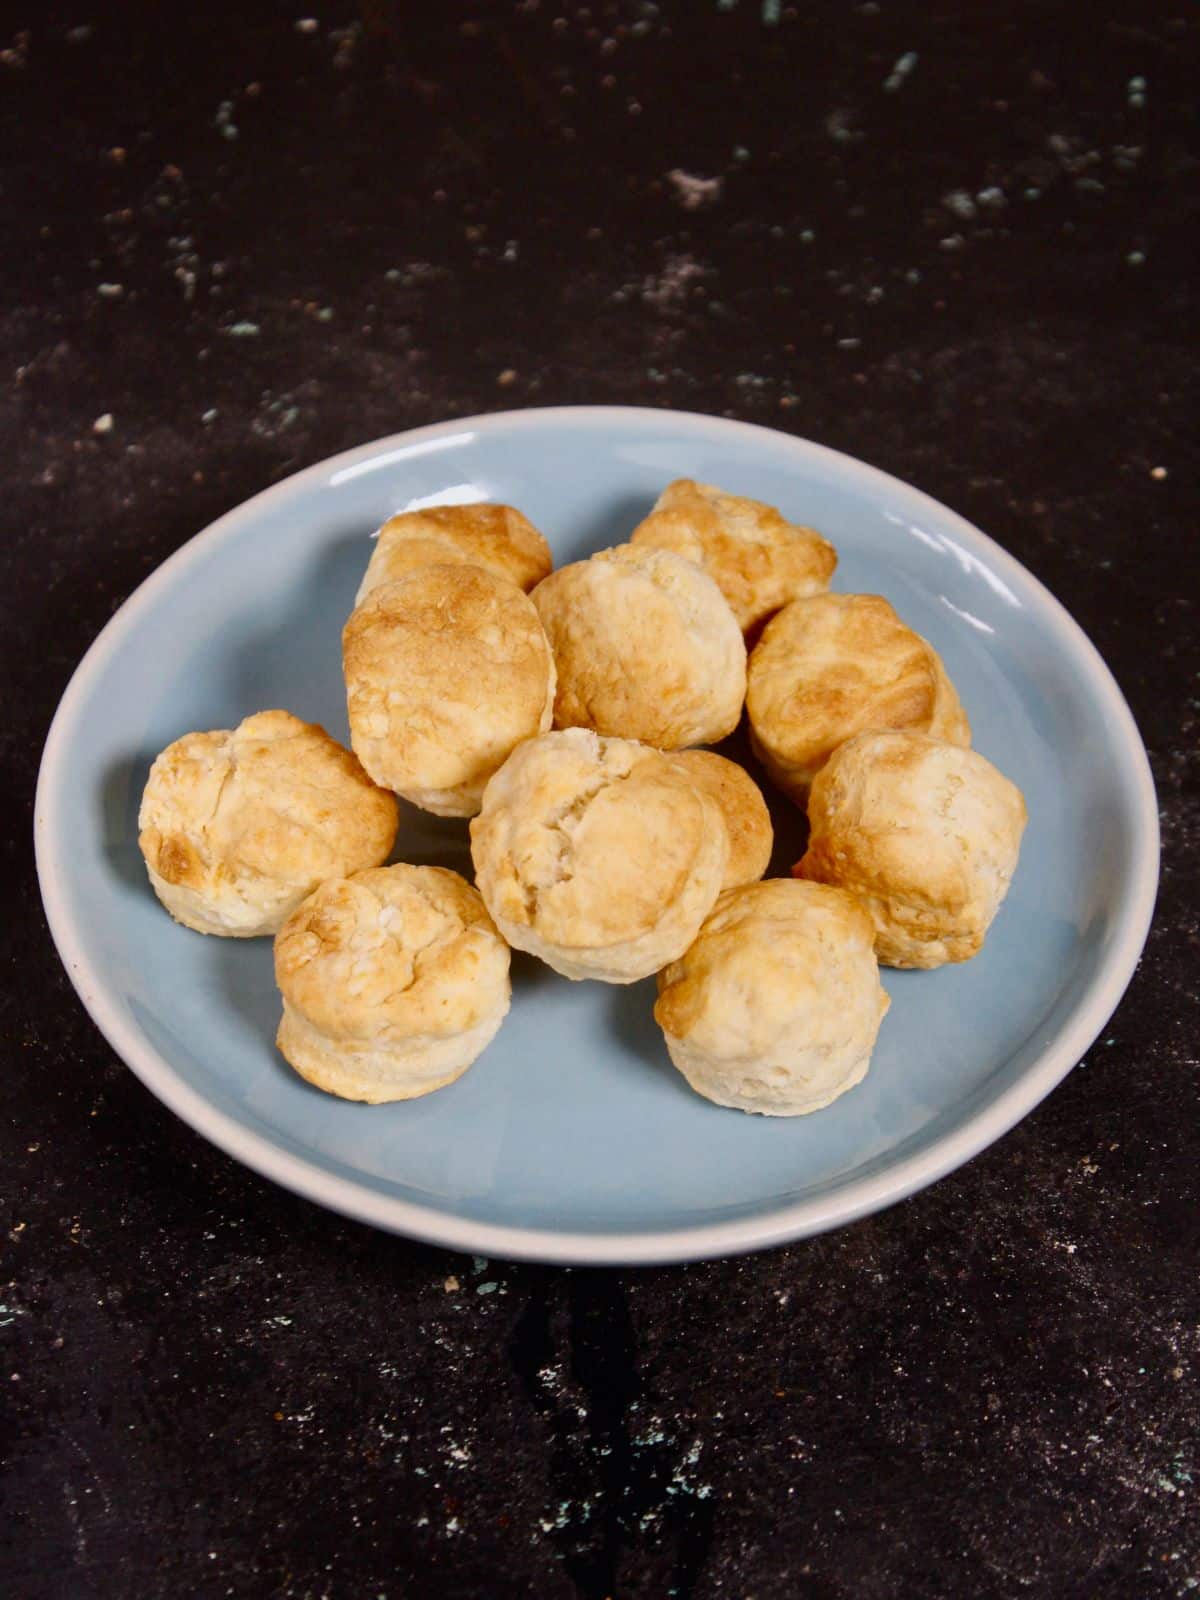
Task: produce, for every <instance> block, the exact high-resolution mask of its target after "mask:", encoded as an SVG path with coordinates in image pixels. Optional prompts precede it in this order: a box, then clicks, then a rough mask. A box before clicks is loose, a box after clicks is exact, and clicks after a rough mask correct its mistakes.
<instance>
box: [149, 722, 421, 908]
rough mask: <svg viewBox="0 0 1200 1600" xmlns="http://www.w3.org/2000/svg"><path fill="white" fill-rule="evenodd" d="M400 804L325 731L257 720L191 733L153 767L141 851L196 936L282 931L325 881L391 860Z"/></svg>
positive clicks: (159, 889) (159, 890)
mask: <svg viewBox="0 0 1200 1600" xmlns="http://www.w3.org/2000/svg"><path fill="white" fill-rule="evenodd" d="M396 824H397V810H396V802H395V800H394V799H393V797H392V796H391V795H390V794H387V793H385V792H384V790H382V789H377V788H376V787H375V785H374V784H373V783H372V782H371V780H370V778H368V777H367V774H366V773H365V772H364V771H363V769H362V767H361V766H360V765H359V763H358V762H357V760H356V759H355V758H354V756H352V755H351V754H350V752H349V750H344V749H343V748H342V746H341V745H340V744H338V742H337V740H336V739H331V738H330V737H329V735H328V734H327V733H326V732H325V730H324V728H319V727H317V726H316V724H315V723H311V722H301V721H300V719H299V718H298V717H293V716H292V715H291V713H290V712H287V711H260V712H259V713H258V714H257V716H253V717H247V718H246V720H245V721H244V722H243V723H241V724H240V725H239V726H238V727H237V728H235V729H234V730H233V731H232V732H229V731H228V730H227V729H223V728H222V729H219V730H217V731H216V732H214V733H188V734H185V735H184V736H183V738H182V739H176V741H175V743H174V744H170V745H168V746H167V748H166V749H165V750H164V751H163V752H162V754H161V755H160V756H159V757H158V759H157V760H156V761H155V763H154V765H153V766H152V767H151V768H150V777H149V779H148V781H147V783H146V789H145V792H144V794H143V795H142V805H141V811H140V812H139V814H138V830H139V831H138V844H139V845H140V846H141V851H142V855H143V856H144V857H145V859H146V868H147V870H148V872H149V874H150V882H151V884H152V885H153V886H154V892H155V894H157V896H158V898H159V899H160V900H161V901H162V903H163V905H164V906H166V908H167V910H168V911H169V912H170V913H171V915H172V916H173V917H174V918H175V919H176V921H178V922H182V923H184V924H185V926H187V927H189V928H195V929H196V931H197V932H198V933H222V934H229V935H232V936H233V937H235V938H242V939H250V938H254V937H255V936H256V935H258V934H264V933H274V932H275V930H276V929H277V928H278V927H279V925H280V923H281V922H282V921H283V920H284V918H285V917H287V916H288V915H289V914H290V913H291V912H292V911H293V910H294V909H295V907H296V906H298V905H299V904H300V902H301V901H302V900H303V899H304V898H305V897H306V896H307V895H310V894H311V893H312V891H313V890H314V889H315V888H316V887H317V885H318V884H319V883H322V882H324V880H325V879H326V878H340V877H342V876H344V875H345V874H346V873H348V872H358V871H359V870H360V869H362V868H363V867H374V866H378V864H379V863H380V862H381V861H385V860H386V859H387V856H388V853H389V852H390V850H391V848H392V844H393V842H394V841H395V838H396Z"/></svg>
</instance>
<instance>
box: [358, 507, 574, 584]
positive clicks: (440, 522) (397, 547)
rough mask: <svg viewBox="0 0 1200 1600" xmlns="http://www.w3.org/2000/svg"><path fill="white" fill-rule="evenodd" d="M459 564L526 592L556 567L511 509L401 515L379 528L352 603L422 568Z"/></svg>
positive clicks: (441, 509) (536, 534)
mask: <svg viewBox="0 0 1200 1600" xmlns="http://www.w3.org/2000/svg"><path fill="white" fill-rule="evenodd" d="M459 563H470V564H471V565H472V566H476V567H483V568H485V569H486V570H487V571H488V572H491V573H493V574H494V575H495V576H496V577H498V578H507V579H508V580H509V582H510V583H515V584H516V585H517V587H518V589H525V590H527V591H528V590H530V589H532V588H533V586H534V584H536V583H540V582H541V581H542V579H543V578H544V577H545V576H546V574H547V573H548V572H549V571H550V569H551V567H552V566H553V565H554V562H553V561H552V560H551V557H550V546H549V545H548V544H547V543H546V541H545V539H543V538H542V536H541V534H540V533H539V532H538V531H537V529H536V528H535V527H534V525H533V523H532V522H530V520H529V518H528V517H525V516H522V514H521V513H520V512H519V511H518V510H517V509H516V507H515V506H501V505H474V506H435V507H432V508H431V509H430V510H428V511H402V512H400V514H399V515H398V516H395V517H389V518H388V520H387V521H386V522H385V523H384V525H383V527H382V528H380V530H379V535H378V538H377V539H376V541H375V545H374V548H373V550H372V552H371V559H370V561H369V562H368V563H367V570H366V573H365V574H364V576H363V581H362V583H361V584H360V585H359V590H358V597H357V599H356V600H355V604H356V605H357V604H358V603H359V602H360V601H362V600H365V599H366V597H367V595H368V594H370V592H371V590H372V589H378V588H379V586H380V584H383V583H395V582H396V581H397V580H398V579H399V578H405V577H407V576H408V574H409V573H410V572H416V571H417V569H418V568H420V567H433V566H446V565H458V564H459Z"/></svg>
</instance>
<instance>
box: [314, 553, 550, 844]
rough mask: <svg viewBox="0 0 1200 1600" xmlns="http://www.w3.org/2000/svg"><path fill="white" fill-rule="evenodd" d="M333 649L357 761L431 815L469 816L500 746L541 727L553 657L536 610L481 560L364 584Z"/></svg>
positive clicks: (546, 718) (499, 757) (503, 749)
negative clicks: (338, 651) (337, 652)
mask: <svg viewBox="0 0 1200 1600" xmlns="http://www.w3.org/2000/svg"><path fill="white" fill-rule="evenodd" d="M342 660H343V665H344V668H345V674H346V699H347V706H348V709H349V715H350V740H351V743H352V744H353V746H354V750H355V753H356V754H357V756H358V758H359V760H360V761H361V762H362V764H363V766H364V767H365V768H366V769H367V771H368V772H369V773H370V774H371V776H372V777H373V778H374V779H375V781H376V782H377V783H382V784H385V785H386V786H387V787H388V788H389V789H395V790H396V792H397V793H398V794H402V795H403V796H404V797H405V799H406V800H411V801H412V802H413V804H414V805H418V806H421V807H422V808H423V809H424V810H426V811H434V812H437V813H438V814H439V815H440V816H448V817H469V816H473V815H474V813H475V812H476V811H478V810H479V802H480V799H481V798H482V795H483V788H484V785H485V784H486V783H487V780H488V779H489V778H490V777H491V775H492V773H493V772H495V770H496V768H497V767H498V766H499V765H500V764H501V762H502V761H503V760H504V758H505V757H506V756H507V755H508V753H509V751H510V750H512V748H513V747H514V746H515V745H517V744H519V743H520V742H521V740H522V739H528V738H530V737H531V735H533V734H535V733H540V732H542V731H543V730H544V729H546V728H548V727H549V726H550V718H551V715H552V713H553V707H554V660H553V658H552V656H551V654H550V646H549V645H548V644H547V642H546V636H545V634H544V633H543V632H542V625H541V623H540V622H539V620H538V614H537V612H536V611H535V610H534V608H533V603H532V601H531V600H530V599H529V597H528V595H525V594H523V593H522V592H521V590H520V589H518V588H517V586H516V584H515V583H510V582H509V581H508V580H507V579H506V578H497V577H496V576H495V575H494V574H493V573H490V572H486V571H484V569H483V568H482V567H473V566H448V565H442V566H433V567H421V568H420V569H418V570H417V571H416V572H410V573H409V575H408V576H407V577H406V578H401V579H400V580H399V581H398V582H396V583H385V584H381V585H380V587H379V588H378V589H372V591H371V592H370V594H368V595H367V598H366V599H365V600H364V601H363V602H362V604H361V605H359V606H356V607H355V609H354V611H353V612H352V613H351V615H350V620H349V621H348V622H347V623H346V626H345V628H344V629H343V632H342Z"/></svg>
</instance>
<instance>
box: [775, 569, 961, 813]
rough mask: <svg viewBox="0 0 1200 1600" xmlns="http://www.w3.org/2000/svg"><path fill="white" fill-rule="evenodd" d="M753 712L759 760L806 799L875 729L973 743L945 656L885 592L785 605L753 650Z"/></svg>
mask: <svg viewBox="0 0 1200 1600" xmlns="http://www.w3.org/2000/svg"><path fill="white" fill-rule="evenodd" d="M746 714H747V716H748V718H749V722H750V741H751V744H752V745H753V747H754V752H755V754H756V755H757V756H758V757H759V759H760V760H761V761H762V763H763V765H764V766H765V767H766V769H767V772H768V773H769V774H770V776H771V778H772V780H773V781H774V782H775V783H776V784H778V786H779V787H780V788H781V789H782V790H783V792H784V793H785V794H789V795H791V796H792V798H793V799H795V800H798V801H800V802H803V801H804V799H805V797H806V795H807V794H808V789H809V785H810V784H811V783H812V780H813V778H814V777H815V775H816V774H817V772H819V771H820V769H821V767H822V765H823V764H824V763H825V762H826V761H827V760H828V759H829V757H830V755H831V754H832V753H833V751H834V750H836V749H837V747H838V745H840V744H843V743H844V742H845V741H846V740H847V739H850V738H852V737H853V736H854V735H855V734H856V733H863V732H865V731H866V730H867V729H871V728H912V729H913V730H914V731H915V732H918V733H931V734H933V735H935V737H937V738H940V739H948V740H949V741H950V742H951V743H952V744H961V745H968V744H970V742H971V727H970V724H969V723H968V721H967V718H966V714H965V713H964V711H963V708H962V706H961V705H960V704H959V699H958V695H957V694H956V693H955V691H954V686H953V684H952V683H951V682H950V679H949V678H948V677H947V676H946V670H945V668H944V667H943V666H942V663H941V659H940V658H939V656H938V653H937V651H936V650H935V649H934V648H933V646H932V645H931V644H928V643H927V642H926V641H925V640H924V639H922V638H921V636H920V634H918V633H914V632H913V630H912V629H911V628H908V627H906V626H905V625H904V623H903V622H901V621H900V618H899V617H898V616H897V615H896V613H895V612H894V611H893V610H892V608H891V606H890V605H889V604H888V602H887V601H886V600H884V599H883V598H882V597H881V596H880V595H877V594H822V595H816V596H814V597H813V598H812V599H811V600H794V601H793V602H792V603H791V605H787V606H784V608H783V610H782V611H780V612H779V613H778V614H777V615H776V616H775V617H773V618H772V619H771V621H770V622H768V624H767V626H766V628H765V629H764V630H763V635H762V638H761V639H760V640H759V641H758V643H757V645H755V647H754V650H753V652H752V653H751V656H750V667H749V672H748V675H747V687H746Z"/></svg>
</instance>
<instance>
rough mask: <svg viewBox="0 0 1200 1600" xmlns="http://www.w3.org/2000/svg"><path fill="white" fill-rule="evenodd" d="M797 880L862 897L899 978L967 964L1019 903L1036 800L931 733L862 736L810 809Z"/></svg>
mask: <svg viewBox="0 0 1200 1600" xmlns="http://www.w3.org/2000/svg"><path fill="white" fill-rule="evenodd" d="M808 818H809V825H810V829H811V832H810V834H809V843H808V849H807V851H806V852H805V855H804V858H803V859H802V860H801V861H800V862H798V863H797V865H796V866H795V867H793V869H792V870H793V872H795V873H796V874H797V875H799V876H801V877H804V878H809V879H813V880H816V881H819V882H821V883H831V884H836V885H838V886H839V887H840V888H843V889H848V890H849V891H850V892H851V893H852V894H855V895H857V896H858V898H859V899H860V900H861V901H862V903H863V905H864V906H865V907H866V909H867V910H868V911H869V912H870V914H871V917H872V919H873V920H874V923H875V929H876V934H875V950H876V953H877V954H878V956H879V959H880V961H882V962H884V964H885V965H887V966H890V967H940V966H942V965H943V963H944V962H947V961H968V960H970V958H971V957H972V956H973V955H974V954H975V953H976V952H977V951H978V950H979V948H980V946H981V945H982V944H983V940H984V935H985V934H986V933H987V930H988V928H989V926H990V925H991V921H992V918H993V917H994V916H995V915H996V912H997V910H998V908H999V906H1000V902H1001V901H1002V900H1003V899H1004V896H1005V894H1006V893H1007V892H1008V885H1009V882H1010V880H1011V878H1012V875H1013V871H1014V869H1015V868H1016V865H1017V856H1018V853H1019V851H1020V848H1021V835H1022V833H1023V832H1024V829H1025V821H1026V811H1025V800H1024V797H1023V796H1022V794H1021V791H1020V790H1019V789H1018V788H1017V786H1016V784H1015V783H1011V782H1010V781H1009V780H1008V779H1007V778H1006V777H1005V776H1004V775H1003V773H1001V772H997V770H996V768H995V767H994V766H993V765H992V764H991V762H990V761H986V760H985V759H984V758H983V756H981V755H979V754H978V753H977V752H976V751H974V750H964V749H962V748H961V747H960V746H958V745H953V744H947V743H946V742H945V741H944V740H942V739H933V738H930V737H929V736H928V735H927V734H922V733H907V732H905V733H863V734H859V735H858V737H857V738H854V739H851V740H850V741H849V742H848V743H846V744H844V745H842V747H841V749H840V750H837V751H835V753H834V754H833V756H831V757H830V759H829V761H828V762H827V763H826V765H825V766H824V767H822V769H821V771H820V772H819V773H818V774H817V776H816V779H815V781H814V783H813V786H812V794H811V796H810V797H809V802H808Z"/></svg>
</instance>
